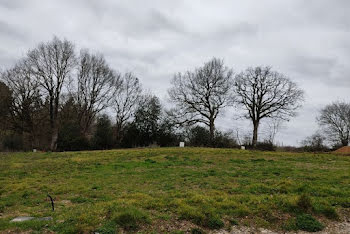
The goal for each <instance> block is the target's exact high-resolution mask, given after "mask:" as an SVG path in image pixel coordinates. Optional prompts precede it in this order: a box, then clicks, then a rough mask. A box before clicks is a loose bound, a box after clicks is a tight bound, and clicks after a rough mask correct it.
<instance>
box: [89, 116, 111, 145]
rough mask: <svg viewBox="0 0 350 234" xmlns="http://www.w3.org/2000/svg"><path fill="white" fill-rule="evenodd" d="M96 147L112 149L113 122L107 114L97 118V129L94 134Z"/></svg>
mask: <svg viewBox="0 0 350 234" xmlns="http://www.w3.org/2000/svg"><path fill="white" fill-rule="evenodd" d="M92 141H93V147H94V148H95V149H111V148H112V146H113V133H112V124H111V121H110V119H109V117H108V116H107V115H102V116H100V117H98V118H97V123H96V131H95V134H94V136H93V140H92Z"/></svg>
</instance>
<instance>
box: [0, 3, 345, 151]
mask: <svg viewBox="0 0 350 234" xmlns="http://www.w3.org/2000/svg"><path fill="white" fill-rule="evenodd" d="M349 8H350V1H348V0H338V1H332V0H309V1H304V0H285V1H280V0H266V1H264V2H262V1H256V0H245V1H243V0H242V1H228V0H227V1H220V2H219V3H218V2H217V1H209V0H208V1H201V2H200V3H199V2H195V1H185V0H184V1H164V0H150V1H144V0H135V1H114V0H77V1H69V0H62V1H54V0H48V1H41V0H11V1H10V0H9V1H1V2H0V34H1V37H0V67H2V68H3V67H7V66H9V65H11V64H14V63H15V61H16V60H17V59H18V58H20V57H21V56H23V54H25V52H26V51H27V50H28V49H30V48H33V46H35V45H36V44H38V43H39V42H41V41H47V40H50V38H52V36H53V35H54V34H55V35H57V36H59V37H65V38H67V39H69V40H72V41H73V42H74V43H75V44H76V45H77V49H80V48H81V47H88V48H90V49H91V50H92V51H96V52H100V53H103V54H104V55H105V56H106V59H107V60H108V62H109V63H110V64H111V65H112V66H113V67H114V68H115V69H117V70H119V71H121V72H126V71H132V72H134V73H135V74H136V75H137V76H138V77H139V78H140V79H141V81H142V83H143V85H144V87H145V89H147V90H150V91H152V92H153V93H155V94H157V95H159V96H160V97H161V98H162V99H163V100H162V101H163V103H167V100H166V94H167V89H168V88H169V87H170V80H171V79H172V77H173V74H174V73H175V72H182V71H186V70H188V69H193V68H194V67H198V66H201V65H202V64H203V63H204V62H205V61H206V60H208V59H210V58H212V57H213V56H216V57H220V58H223V59H224V60H225V63H226V65H228V66H232V67H234V69H235V71H236V72H239V71H241V70H243V69H245V68H246V67H248V66H256V65H271V66H273V68H274V69H276V70H278V71H280V72H282V73H285V74H286V75H288V76H290V77H291V78H292V79H293V80H295V81H297V82H298V84H299V85H300V86H301V87H302V88H303V89H304V90H305V91H306V94H307V98H306V102H305V105H304V107H303V108H302V109H300V111H299V116H298V117H296V118H294V119H292V120H291V121H290V122H288V123H286V124H285V128H283V129H282V130H281V133H280V137H279V138H280V139H281V140H282V141H283V143H284V144H297V143H298V142H299V141H300V140H302V139H303V138H304V137H305V136H307V135H310V134H311V133H312V131H315V130H317V124H316V123H315V117H316V115H317V112H318V108H320V107H322V106H323V105H325V104H327V103H329V102H332V101H335V100H337V99H342V100H348V101H349V93H350V66H349V61H350V42H349V39H348V38H349V33H350V15H349V14H348V9H349ZM236 112H237V110H235V109H228V110H227V111H226V112H225V114H223V115H222V116H220V119H219V121H218V123H217V126H218V127H219V128H221V129H228V128H231V129H232V128H236V127H238V126H239V128H240V129H245V131H247V132H249V131H250V126H249V122H247V121H243V120H242V121H241V122H239V121H236V120H234V119H233V115H234V113H236Z"/></svg>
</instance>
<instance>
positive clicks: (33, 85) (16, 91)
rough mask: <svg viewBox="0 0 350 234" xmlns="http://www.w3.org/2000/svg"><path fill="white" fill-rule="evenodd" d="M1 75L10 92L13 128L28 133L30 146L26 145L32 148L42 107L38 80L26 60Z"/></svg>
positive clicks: (21, 132)
mask: <svg viewBox="0 0 350 234" xmlns="http://www.w3.org/2000/svg"><path fill="white" fill-rule="evenodd" d="M1 77H2V80H4V81H5V82H6V84H7V86H8V87H9V89H10V90H11V94H12V98H11V103H10V104H9V111H10V115H11V123H12V126H13V129H15V130H16V131H18V133H19V134H25V135H29V145H30V146H28V147H30V148H33V147H35V138H36V132H37V129H36V127H37V126H38V124H39V122H40V119H39V112H40V110H41V108H42V100H41V94H40V92H39V82H38V81H37V79H35V77H34V76H33V74H32V71H31V69H30V68H29V67H28V65H27V61H26V60H22V61H20V62H18V63H17V64H16V65H15V66H14V67H13V68H10V69H8V70H6V71H4V72H3V73H2V75H1ZM24 143H25V142H24Z"/></svg>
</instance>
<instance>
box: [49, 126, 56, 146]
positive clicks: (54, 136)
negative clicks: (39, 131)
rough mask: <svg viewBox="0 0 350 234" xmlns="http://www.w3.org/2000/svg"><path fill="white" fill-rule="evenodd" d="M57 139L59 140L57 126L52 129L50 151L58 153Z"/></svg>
mask: <svg viewBox="0 0 350 234" xmlns="http://www.w3.org/2000/svg"><path fill="white" fill-rule="evenodd" d="M57 138H58V128H57V125H56V124H55V126H54V127H53V128H51V144H50V150H51V151H56V149H57Z"/></svg>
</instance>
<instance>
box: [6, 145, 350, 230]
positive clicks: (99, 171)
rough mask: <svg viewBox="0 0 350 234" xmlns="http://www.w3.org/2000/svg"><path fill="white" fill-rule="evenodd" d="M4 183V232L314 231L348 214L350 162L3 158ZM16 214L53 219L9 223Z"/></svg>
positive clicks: (204, 155)
mask: <svg viewBox="0 0 350 234" xmlns="http://www.w3.org/2000/svg"><path fill="white" fill-rule="evenodd" d="M0 185H1V186H0V231H1V230H10V231H11V230H12V231H14V232H17V231H21V230H34V231H36V230H38V231H43V230H44V231H46V232H49V231H54V232H59V233H77V232H85V233H86V232H93V231H98V232H99V233H114V232H115V231H116V230H121V229H124V230H126V231H144V232H148V231H155V232H165V231H169V232H170V231H176V229H184V228H193V231H194V232H195V231H200V230H210V229H219V228H225V227H226V228H227V227H229V226H230V225H232V224H239V225H253V226H256V227H265V228H272V229H276V230H281V229H282V230H296V229H304V230H310V231H313V230H320V229H322V228H323V224H322V223H320V222H319V220H320V221H321V222H322V220H325V221H327V220H329V219H337V218H338V213H340V212H339V211H341V210H342V209H346V208H349V207H350V186H349V185H350V157H346V156H337V155H332V154H306V153H305V154H293V153H280V152H274V153H272V152H254V151H240V150H233V149H208V148H155V149H130V150H111V151H89V152H63V153H9V154H7V153H4V154H0ZM48 193H49V194H50V195H51V196H52V197H53V198H54V199H55V205H56V209H55V211H54V212H52V211H51V210H50V209H51V207H50V203H49V201H48V200H47V198H46V195H47V194H48ZM19 215H30V216H36V217H43V216H52V217H53V221H49V222H47V221H46V222H45V221H35V220H34V221H28V222H23V223H10V222H9V221H10V220H11V219H12V218H14V217H16V216H19ZM315 218H316V219H315Z"/></svg>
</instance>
